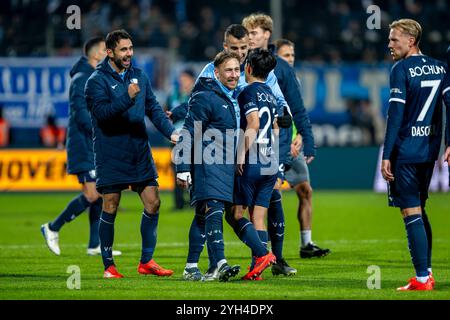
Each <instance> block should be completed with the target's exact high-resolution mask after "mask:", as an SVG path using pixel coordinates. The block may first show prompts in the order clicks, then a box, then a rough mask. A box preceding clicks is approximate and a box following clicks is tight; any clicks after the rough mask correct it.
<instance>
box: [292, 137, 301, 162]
mask: <svg viewBox="0 0 450 320" xmlns="http://www.w3.org/2000/svg"><path fill="white" fill-rule="evenodd" d="M302 144H303V139H302V136H301V135H300V134H297V135H296V136H295V139H294V140H293V141H292V143H291V155H292V157H293V158H297V157H298V155H299V154H300V150H301V149H302Z"/></svg>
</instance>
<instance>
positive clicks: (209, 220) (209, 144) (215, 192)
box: [173, 51, 240, 281]
mask: <svg viewBox="0 0 450 320" xmlns="http://www.w3.org/2000/svg"><path fill="white" fill-rule="evenodd" d="M214 70H215V79H211V78H203V77H202V78H200V79H199V80H198V81H197V84H196V85H195V87H194V90H193V94H192V96H191V98H190V99H189V103H188V104H189V111H188V114H187V116H186V119H185V123H184V125H183V130H182V132H181V134H180V140H179V142H178V143H177V146H176V147H175V148H174V151H173V152H174V154H175V164H176V171H177V183H178V184H179V185H180V186H181V187H183V188H187V187H188V186H189V185H192V187H191V204H192V205H195V215H194V219H193V220H192V224H191V228H190V230H189V253H188V257H187V263H186V267H185V269H184V272H183V277H184V279H186V280H193V281H199V280H202V279H203V276H202V274H201V272H200V270H199V268H198V260H199V258H200V254H201V252H202V249H203V245H204V244H205V238H206V241H207V242H208V245H209V247H210V248H211V252H210V254H212V255H213V258H214V261H216V262H217V266H213V267H214V268H217V269H218V278H219V281H228V279H229V278H230V277H234V276H236V275H237V274H238V273H239V270H240V267H239V266H238V265H235V266H230V265H228V263H227V260H226V259H225V252H224V250H225V247H224V242H223V232H222V230H223V213H224V210H225V207H226V206H229V205H231V204H232V202H233V187H234V172H235V161H234V160H235V143H234V139H235V131H236V129H237V128H239V117H238V116H239V106H238V104H237V101H236V99H234V98H233V94H234V90H235V89H236V87H237V84H238V82H239V74H240V65H239V56H238V55H237V54H236V53H234V52H227V51H222V52H220V53H218V54H217V55H216V57H215V59H214ZM213 137H214V138H213ZM230 139H231V140H230ZM230 142H231V143H230Z"/></svg>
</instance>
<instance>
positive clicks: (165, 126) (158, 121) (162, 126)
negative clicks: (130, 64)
mask: <svg viewBox="0 0 450 320" xmlns="http://www.w3.org/2000/svg"><path fill="white" fill-rule="evenodd" d="M143 78H144V81H145V86H146V88H145V114H146V115H147V117H149V119H150V120H151V121H152V122H153V124H154V125H155V127H156V128H157V129H158V130H159V131H160V132H161V133H162V134H163V135H164V136H165V137H166V138H167V139H169V140H170V136H171V135H172V133H173V132H174V131H175V128H174V127H173V125H172V123H171V122H170V120H169V118H168V117H167V115H166V114H165V113H164V111H163V109H162V107H161V105H160V104H159V102H158V101H157V100H156V97H155V95H154V94H153V91H152V88H151V86H150V81H149V80H148V78H147V77H146V76H145V74H144V77H143Z"/></svg>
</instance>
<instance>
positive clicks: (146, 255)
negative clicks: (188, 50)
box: [85, 30, 178, 278]
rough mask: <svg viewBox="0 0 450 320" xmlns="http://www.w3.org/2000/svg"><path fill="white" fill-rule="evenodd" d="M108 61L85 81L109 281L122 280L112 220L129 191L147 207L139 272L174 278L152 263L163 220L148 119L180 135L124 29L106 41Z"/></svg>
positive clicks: (171, 135)
mask: <svg viewBox="0 0 450 320" xmlns="http://www.w3.org/2000/svg"><path fill="white" fill-rule="evenodd" d="M106 52H107V55H108V56H107V57H106V58H105V59H104V60H103V62H102V63H100V64H99V66H98V67H97V70H96V71H95V72H94V73H93V74H92V75H91V77H90V78H89V80H88V81H87V83H86V88H85V95H86V101H87V104H88V108H89V111H90V113H91V118H92V126H93V128H94V154H95V168H96V171H97V180H96V185H97V190H98V191H99V192H100V193H101V194H102V195H103V211H102V214H101V218H100V227H99V233H100V243H101V251H102V258H103V264H104V267H105V272H104V277H105V278H122V277H123V275H122V274H120V273H119V272H118V271H117V269H116V267H115V264H114V261H113V258H112V246H113V242H114V221H115V218H116V213H117V208H118V207H119V202H120V196H121V191H122V190H124V189H128V188H129V187H130V186H131V189H132V190H133V191H135V192H137V193H138V194H139V197H140V198H141V200H142V203H143V205H144V211H143V213H142V220H141V236H142V255H141V259H140V263H139V265H138V272H139V273H141V274H155V275H158V276H170V275H172V274H173V271H172V270H166V269H164V268H162V267H160V266H159V265H158V264H157V263H156V262H155V261H154V260H153V258H152V257H153V253H154V250H155V246H156V232H157V226H158V218H159V206H160V199H159V194H158V182H157V178H158V174H157V172H156V168H155V165H154V161H153V158H152V155H151V150H150V146H149V143H148V136H147V132H146V128H145V122H144V117H145V116H147V117H149V119H150V120H151V121H152V122H153V124H154V125H155V126H156V128H158V130H159V131H161V132H162V133H163V134H164V136H166V138H168V139H170V140H171V141H172V142H175V141H176V140H177V138H178V136H177V135H176V134H175V133H174V132H175V129H174V127H173V126H172V124H171V122H170V121H169V119H168V118H167V116H166V115H165V113H164V112H163V110H162V108H161V106H160V104H159V103H158V102H157V101H156V98H155V96H154V94H153V92H152V89H151V87H150V82H149V80H148V78H147V76H146V75H145V73H144V72H143V71H141V70H140V69H138V68H135V67H134V66H133V65H132V62H131V58H132V57H133V43H132V39H131V37H130V35H129V34H128V33H127V32H126V31H125V30H116V31H112V32H110V33H109V34H108V35H107V37H106Z"/></svg>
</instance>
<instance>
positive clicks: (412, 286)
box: [397, 277, 433, 291]
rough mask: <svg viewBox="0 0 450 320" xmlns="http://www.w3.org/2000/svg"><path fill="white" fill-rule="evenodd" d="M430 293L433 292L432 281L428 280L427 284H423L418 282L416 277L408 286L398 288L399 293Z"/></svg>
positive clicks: (410, 280)
mask: <svg viewBox="0 0 450 320" xmlns="http://www.w3.org/2000/svg"><path fill="white" fill-rule="evenodd" d="M413 290H416V291H428V290H433V285H432V284H431V279H430V278H428V280H427V282H425V283H422V282H419V281H417V279H416V277H413V278H411V279H409V282H408V284H407V285H406V286H403V287H399V288H397V291H413Z"/></svg>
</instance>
